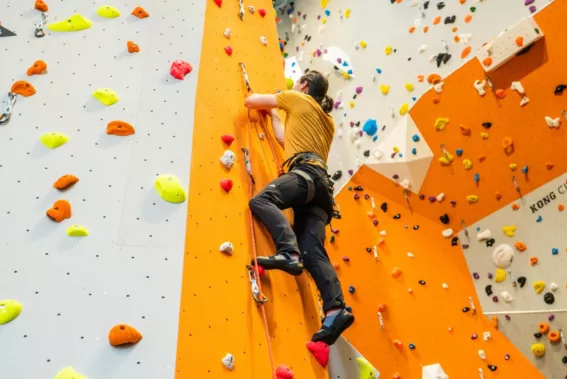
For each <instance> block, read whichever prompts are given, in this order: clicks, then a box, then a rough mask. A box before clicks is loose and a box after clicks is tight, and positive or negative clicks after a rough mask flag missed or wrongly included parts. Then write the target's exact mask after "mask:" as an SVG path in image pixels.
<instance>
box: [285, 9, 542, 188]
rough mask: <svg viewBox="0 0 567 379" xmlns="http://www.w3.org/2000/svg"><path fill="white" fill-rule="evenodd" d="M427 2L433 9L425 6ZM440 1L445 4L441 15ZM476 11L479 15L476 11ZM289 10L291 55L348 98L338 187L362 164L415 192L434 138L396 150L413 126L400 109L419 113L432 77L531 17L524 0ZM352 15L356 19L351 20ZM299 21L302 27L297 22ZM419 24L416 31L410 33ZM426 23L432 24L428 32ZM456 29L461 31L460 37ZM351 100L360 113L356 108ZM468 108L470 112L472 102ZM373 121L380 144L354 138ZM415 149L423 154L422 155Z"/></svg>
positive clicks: (341, 119) (340, 118)
mask: <svg viewBox="0 0 567 379" xmlns="http://www.w3.org/2000/svg"><path fill="white" fill-rule="evenodd" d="M549 2H550V1H549V0H537V1H535V2H534V3H533V4H532V6H534V7H536V9H537V10H541V9H542V8H543V7H544V6H546V5H547V4H548V3H549ZM426 3H428V6H427V9H425V7H424V5H425V4H426ZM440 3H443V4H444V5H445V6H444V7H443V8H442V9H440V10H439V9H438V4H440ZM471 7H475V8H476V10H475V11H474V12H471V10H470V8H471ZM287 9H289V6H287V7H284V13H278V15H279V17H280V19H281V20H282V21H281V22H280V24H279V25H278V32H279V35H280V38H281V39H284V40H286V39H287V40H288V43H287V46H286V52H287V53H288V54H289V56H290V57H292V56H296V57H297V59H298V61H299V65H300V66H301V69H303V70H305V69H315V70H319V71H323V72H330V73H331V74H330V77H329V80H330V95H331V97H333V98H334V99H335V100H339V99H340V100H341V102H342V104H343V106H344V108H342V109H337V110H335V111H334V112H333V115H334V117H335V120H336V122H337V126H338V127H339V128H338V132H337V136H336V137H335V142H334V144H333V147H332V150H331V154H330V157H329V168H330V171H331V173H333V172H336V171H337V170H341V171H342V173H343V177H342V179H341V180H338V181H337V182H338V183H339V184H340V185H338V186H336V188H337V190H339V189H340V187H341V186H342V185H344V184H345V183H347V181H348V179H349V177H350V175H349V174H348V173H349V170H352V172H356V170H357V168H358V166H359V165H362V164H365V163H366V164H368V165H369V166H370V167H371V168H372V169H374V170H376V171H377V172H380V173H382V174H383V175H385V176H386V177H389V178H392V176H393V175H394V174H395V173H394V171H397V170H399V171H398V174H399V176H400V178H399V179H397V180H399V181H402V180H403V179H408V180H410V182H411V189H412V190H414V191H415V192H417V191H418V190H419V184H420V181H421V180H422V178H423V176H425V173H424V172H423V171H424V170H427V167H428V164H426V162H424V160H423V158H424V157H426V156H427V147H426V146H425V145H426V141H424V140H423V139H421V141H420V142H419V143H413V141H412V140H411V138H412V137H413V134H409V135H408V137H409V138H410V141H409V142H408V145H410V148H409V149H408V151H407V152H404V151H400V152H398V153H396V151H395V150H394V148H395V147H397V148H399V149H401V147H400V146H396V145H394V144H393V143H392V142H393V141H399V140H400V139H405V136H403V138H401V137H398V136H396V137H389V135H390V134H392V133H396V134H398V133H399V134H401V135H403V134H406V133H407V131H406V129H405V128H401V127H400V125H402V126H404V125H407V123H405V122H404V121H403V120H402V119H403V117H405V116H400V113H399V110H400V108H401V107H402V106H403V104H408V106H409V107H410V109H411V106H412V104H413V103H415V101H416V100H417V98H419V97H420V95H421V94H422V93H424V92H425V91H427V90H428V89H429V88H430V87H431V86H430V85H429V84H428V83H427V80H426V79H427V76H428V75H429V74H431V73H437V74H439V75H441V77H442V78H444V77H446V76H448V75H449V74H451V73H452V72H454V71H455V70H456V69H457V68H459V67H460V66H461V65H462V64H463V63H464V62H466V61H467V60H469V59H475V53H476V51H477V50H478V49H479V48H480V47H481V46H482V44H483V43H484V42H487V41H489V40H491V39H492V38H494V37H496V36H497V35H498V34H499V33H500V32H502V31H503V30H505V29H506V28H508V27H510V26H512V25H514V24H516V23H517V22H519V21H520V20H522V19H523V18H525V17H527V16H529V15H530V13H531V12H530V9H529V7H527V6H525V5H524V0H505V1H503V0H500V1H498V0H485V1H479V0H476V1H475V0H468V1H466V2H465V4H462V5H461V4H460V2H459V1H456V0H451V1H437V0H432V1H424V0H414V1H410V0H407V1H403V2H401V3H399V4H398V3H395V2H394V3H393V4H392V1H387V0H384V1H347V0H330V1H328V2H327V7H326V8H322V7H321V2H319V1H296V2H295V9H294V11H293V13H292V15H291V17H289V16H288V14H287ZM347 10H348V11H347ZM326 12H327V13H328V15H327V14H326ZM348 13H350V15H349V17H348V18H347V17H346V15H347V14H348ZM468 14H471V15H472V16H473V17H472V20H471V21H470V22H469V23H465V21H464V20H465V16H466V15H468ZM438 16H440V17H441V21H440V23H439V24H437V25H432V22H433V20H434V19H435V18H436V17H438ZM451 16H455V17H456V18H455V22H454V24H445V19H446V17H451ZM294 17H295V18H296V23H295V25H294V23H293V20H292V18H294ZM412 26H414V27H415V28H416V30H415V31H414V32H413V33H409V29H410V27H412ZM424 26H428V27H429V30H428V32H427V33H424V32H423V27H424ZM453 27H457V28H458V30H457V31H456V32H455V33H453V32H452V28H453ZM455 35H457V36H461V40H460V42H455V40H454V36H455ZM468 35H470V37H469V36H468ZM443 40H444V41H445V42H446V43H447V46H448V53H450V54H451V55H452V57H451V59H450V60H449V61H448V62H447V64H441V66H440V67H439V68H438V67H437V64H436V61H435V60H434V59H433V60H431V59H430V58H431V57H432V56H435V55H437V54H439V53H445V52H446V50H445V48H444V45H443ZM466 40H469V45H470V46H471V53H470V54H469V55H468V57H467V58H466V59H461V52H462V50H463V49H464V48H465V47H466V46H467V45H466V44H465V41H466ZM361 42H365V43H366V47H365V48H362V47H361ZM363 44H364V43H362V45H363ZM422 46H423V47H425V50H424V51H423V52H421V53H420V52H418V50H419V49H420V47H422ZM329 47H338V48H339V49H341V50H342V51H343V52H344V53H345V54H346V56H347V57H348V58H346V57H345V58H343V61H344V60H345V59H346V60H349V62H348V63H349V67H352V68H353V71H354V72H353V75H354V77H353V78H351V79H350V80H347V79H345V78H344V77H343V75H342V74H341V73H339V72H337V71H335V70H334V69H333V65H332V64H331V63H329V62H327V61H325V60H324V59H323V57H324V54H323V53H324V51H325V49H328V48H329ZM388 47H391V48H392V53H391V54H390V55H387V54H386V48H388ZM317 50H319V51H320V52H321V55H320V57H318V56H317V53H316V52H317ZM314 53H315V57H314V58H313V54H314ZM337 66H340V65H338V64H337ZM378 71H380V72H381V73H378ZM418 75H424V77H425V80H424V81H423V82H422V83H419V82H418V81H417V77H418ZM373 78H375V80H373ZM407 83H411V84H412V85H413V87H414V89H413V91H412V92H410V91H408V90H407V89H406V88H405V85H406V84H407ZM471 85H472V83H471ZM380 86H389V92H388V94H387V95H383V94H382V92H381V89H380ZM357 87H362V93H360V94H358V95H356V99H354V95H355V94H356V88H357ZM339 93H340V95H339ZM351 101H352V105H353V106H354V108H351ZM463 106H464V107H466V104H463ZM391 110H392V111H393V113H394V115H395V117H394V118H392V115H391ZM368 119H376V120H377V123H378V133H377V136H378V138H377V139H376V140H374V138H373V137H372V136H368V135H366V134H365V135H364V136H362V137H361V138H360V137H357V138H354V137H355V136H356V135H357V133H356V132H355V133H354V136H353V131H352V129H351V128H353V129H358V131H360V130H362V127H363V125H364V123H365V121H366V120H368ZM357 140H358V141H359V142H357ZM429 147H430V148H431V149H432V150H434V151H437V149H439V147H438V146H429ZM413 148H415V149H416V151H415V155H414V154H413V153H412V149H413ZM375 150H379V151H380V152H381V153H382V154H381V158H380V159H377V158H376V157H375V156H374V154H373V152H374V151H375ZM365 151H367V153H366V154H367V155H368V157H366V156H365V154H364V152H365ZM399 153H402V156H400V154H399ZM406 161H410V162H411V163H410V164H409V165H408V168H407V169H406V170H404V169H403V168H402V165H403V164H404V163H405V162H406ZM392 164H394V165H392ZM396 166H397V167H396ZM410 166H411V174H408V175H407V176H405V177H404V176H403V172H405V171H408V170H409V167H410ZM414 177H415V179H414ZM420 178H421V179H420Z"/></svg>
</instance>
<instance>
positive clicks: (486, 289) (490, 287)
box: [484, 284, 493, 296]
mask: <svg viewBox="0 0 567 379" xmlns="http://www.w3.org/2000/svg"><path fill="white" fill-rule="evenodd" d="M484 292H486V296H492V294H493V292H492V284H489V285H487V286H486V287H484Z"/></svg>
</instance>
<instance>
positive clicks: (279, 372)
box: [276, 365, 294, 379]
mask: <svg viewBox="0 0 567 379" xmlns="http://www.w3.org/2000/svg"><path fill="white" fill-rule="evenodd" d="M293 378H294V376H293V371H291V369H290V368H289V367H287V366H284V365H279V366H278V368H277V369H276V379H293Z"/></svg>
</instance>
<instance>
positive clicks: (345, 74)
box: [343, 71, 350, 79]
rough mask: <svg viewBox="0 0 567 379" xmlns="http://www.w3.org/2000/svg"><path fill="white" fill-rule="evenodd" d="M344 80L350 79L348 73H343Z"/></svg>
mask: <svg viewBox="0 0 567 379" xmlns="http://www.w3.org/2000/svg"><path fill="white" fill-rule="evenodd" d="M343 78H345V79H350V75H349V73H348V72H346V71H343Z"/></svg>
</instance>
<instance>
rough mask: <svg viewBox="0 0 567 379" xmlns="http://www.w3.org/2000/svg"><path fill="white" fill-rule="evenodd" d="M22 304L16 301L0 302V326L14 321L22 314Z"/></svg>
mask: <svg viewBox="0 0 567 379" xmlns="http://www.w3.org/2000/svg"><path fill="white" fill-rule="evenodd" d="M22 308H23V307H22V304H20V303H19V302H18V301H16V300H0V325H4V324H7V323H9V322H10V321H12V320H14V319H15V318H16V317H18V316H19V315H20V313H22Z"/></svg>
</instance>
